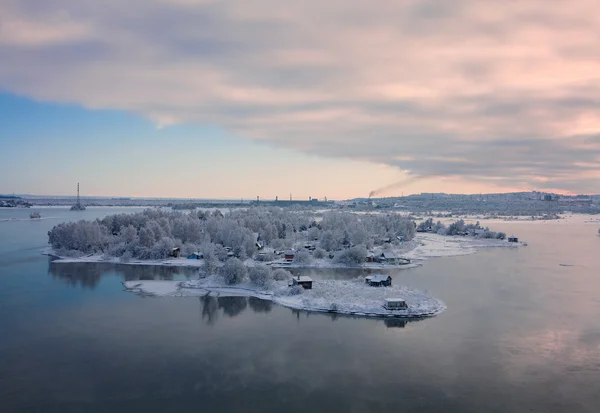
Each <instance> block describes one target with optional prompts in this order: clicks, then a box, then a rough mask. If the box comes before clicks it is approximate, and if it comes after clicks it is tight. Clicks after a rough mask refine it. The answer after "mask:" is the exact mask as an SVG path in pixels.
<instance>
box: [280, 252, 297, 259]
mask: <svg viewBox="0 0 600 413" xmlns="http://www.w3.org/2000/svg"><path fill="white" fill-rule="evenodd" d="M294 257H296V251H294V250H287V251H286V252H284V253H283V258H284V259H285V260H286V261H293V260H294Z"/></svg>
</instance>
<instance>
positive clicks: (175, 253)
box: [171, 247, 181, 258]
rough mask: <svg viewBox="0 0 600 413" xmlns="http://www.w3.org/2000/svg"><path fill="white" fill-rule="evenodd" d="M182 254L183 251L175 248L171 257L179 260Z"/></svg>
mask: <svg viewBox="0 0 600 413" xmlns="http://www.w3.org/2000/svg"><path fill="white" fill-rule="evenodd" d="M180 254H181V249H180V248H179V247H175V248H173V249H172V250H171V257H173V258H177V257H179V255H180Z"/></svg>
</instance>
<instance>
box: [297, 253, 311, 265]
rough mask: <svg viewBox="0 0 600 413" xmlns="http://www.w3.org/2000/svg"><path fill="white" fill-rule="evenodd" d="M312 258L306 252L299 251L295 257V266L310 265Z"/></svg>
mask: <svg viewBox="0 0 600 413" xmlns="http://www.w3.org/2000/svg"><path fill="white" fill-rule="evenodd" d="M311 261H312V257H311V256H310V254H309V253H308V252H306V251H298V252H297V253H296V255H295V256H294V261H293V262H294V264H310V262H311Z"/></svg>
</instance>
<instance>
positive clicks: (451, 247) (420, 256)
mask: <svg viewBox="0 0 600 413" xmlns="http://www.w3.org/2000/svg"><path fill="white" fill-rule="evenodd" d="M523 245H525V244H524V243H522V242H517V243H511V242H507V241H505V240H495V239H478V238H472V237H465V236H447V235H439V234H433V233H418V234H416V235H415V238H414V239H413V245H412V247H411V248H410V249H408V250H406V249H396V250H394V249H392V250H391V252H392V253H394V254H396V255H398V256H402V257H403V258H408V259H410V260H411V263H410V264H402V265H400V264H388V263H375V262H365V263H363V264H360V265H347V264H338V263H335V262H333V261H332V260H330V259H314V260H313V261H312V262H311V263H306V264H304V263H303V264H300V263H294V262H284V261H281V260H277V261H272V262H270V263H269V264H268V265H270V266H271V267H272V268H284V269H285V268H291V269H328V268H330V269H367V270H369V269H370V270H399V269H409V268H415V267H419V266H421V265H423V264H422V262H423V261H426V260H428V259H430V258H436V257H453V256H461V255H469V254H474V253H476V252H477V250H478V249H480V248H517V247H520V246H523ZM42 254H44V255H48V256H50V257H51V258H54V260H53V261H52V262H53V263H59V264H61V263H65V264H69V263H86V262H87V263H106V264H120V265H148V266H164V267H187V268H202V266H203V265H204V260H202V259H199V260H195V259H187V258H166V259H160V260H139V259H131V260H128V261H123V260H121V259H120V258H118V257H106V256H105V255H102V254H91V255H87V256H84V257H77V258H73V257H64V256H60V255H57V254H55V253H54V251H52V250H51V249H46V250H44V251H43V252H42ZM244 264H245V265H246V266H247V267H252V266H254V265H258V264H264V263H261V262H259V261H256V260H253V259H247V260H245V261H244Z"/></svg>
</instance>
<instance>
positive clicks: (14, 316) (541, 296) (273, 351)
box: [0, 208, 600, 413]
mask: <svg viewBox="0 0 600 413" xmlns="http://www.w3.org/2000/svg"><path fill="white" fill-rule="evenodd" d="M40 211H41V212H42V215H43V216H44V217H48V219H44V220H42V221H37V222H32V221H29V220H28V219H27V218H28V216H29V212H30V211H28V210H17V209H10V210H9V209H3V210H0V406H1V407H0V411H2V412H107V411H111V412H155V411H156V412H191V411H193V412H235V411H243V412H282V411H288V412H338V411H339V412H375V411H383V410H384V409H385V410H387V411H402V412H594V413H596V412H598V411H600V392H599V390H600V387H599V386H600V385H599V384H598V383H600V317H599V316H600V298H599V297H600V281H599V279H598V278H599V277H600V271H599V269H600V237H597V236H596V235H595V232H596V230H597V227H598V226H599V224H597V223H596V224H591V223H584V222H583V220H579V222H577V223H576V222H567V223H564V222H563V223H535V224H531V223H530V224H522V223H499V224H490V226H491V227H492V229H494V230H501V231H505V232H507V233H514V234H516V235H518V236H520V237H521V238H522V239H525V240H527V241H528V242H529V246H528V247H526V248H520V249H489V250H483V251H480V252H479V253H477V254H475V255H470V256H464V257H451V258H440V259H434V260H431V261H428V262H427V263H426V264H425V265H424V266H423V267H420V268H415V269H410V270H404V271H399V272H396V273H394V274H393V277H394V282H395V283H403V284H406V285H409V286H411V287H415V288H420V289H426V290H429V291H430V292H431V293H432V294H433V295H435V296H437V297H439V298H441V299H443V300H444V301H445V302H446V303H447V305H448V309H447V310H446V311H445V312H444V313H443V314H442V315H441V316H438V317H435V318H432V319H427V320H424V321H418V322H410V323H407V324H404V323H389V322H388V323H387V324H386V322H384V321H383V320H375V319H360V318H348V317H331V316H329V315H322V314H307V313H303V312H295V311H292V310H290V309H287V308H283V307H279V306H276V305H272V304H270V303H268V302H263V301H260V300H248V299H245V298H228V299H223V298H221V299H216V298H212V299H198V298H141V297H138V296H135V295H133V294H130V293H126V292H124V291H123V288H122V286H121V281H122V280H124V279H178V278H181V279H184V278H186V277H194V276H195V272H194V271H187V272H186V271H184V270H169V269H153V268H145V267H142V268H140V267H132V266H108V265H66V264H61V265H59V264H54V265H53V264H51V263H50V262H49V261H48V259H47V257H45V256H42V255H40V254H39V251H40V250H41V249H42V248H44V247H45V246H46V241H47V236H46V233H47V231H48V230H49V229H50V228H51V227H52V226H53V225H55V224H57V223H59V222H62V221H65V220H73V219H81V218H96V217H102V216H104V215H107V214H110V213H115V212H123V211H130V212H131V211H134V209H131V208H128V209H116V208H97V209H92V208H90V209H88V210H87V211H84V212H81V213H77V212H69V211H66V210H64V209H41V210H40ZM11 218H22V219H23V220H21V221H8V222H7V221H4V222H2V221H3V220H5V219H11ZM561 263H563V264H573V266H570V267H565V266H559V264H561ZM358 274H359V273H358V272H357V273H354V274H352V275H347V274H343V273H339V272H319V273H318V274H314V275H315V277H316V278H320V277H347V276H356V275H358Z"/></svg>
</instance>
